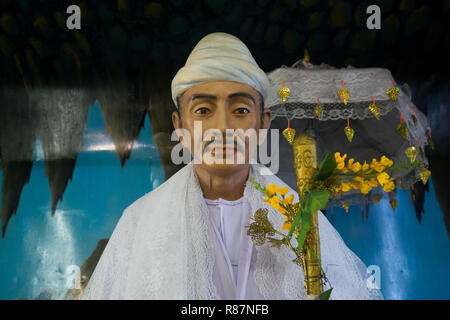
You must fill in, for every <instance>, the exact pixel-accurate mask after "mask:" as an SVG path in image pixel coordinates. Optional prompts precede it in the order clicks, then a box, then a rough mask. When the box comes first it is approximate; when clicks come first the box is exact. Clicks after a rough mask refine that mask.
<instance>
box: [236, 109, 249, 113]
mask: <svg viewBox="0 0 450 320" xmlns="http://www.w3.org/2000/svg"><path fill="white" fill-rule="evenodd" d="M233 112H234V113H238V114H247V113H250V110H248V109H247V108H237V109H235V110H234V111H233Z"/></svg>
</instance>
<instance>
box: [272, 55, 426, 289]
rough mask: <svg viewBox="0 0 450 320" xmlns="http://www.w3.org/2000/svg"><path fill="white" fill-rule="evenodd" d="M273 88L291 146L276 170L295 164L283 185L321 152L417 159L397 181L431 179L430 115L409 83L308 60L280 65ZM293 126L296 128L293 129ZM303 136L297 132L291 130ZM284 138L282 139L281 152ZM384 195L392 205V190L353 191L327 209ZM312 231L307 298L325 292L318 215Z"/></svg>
mask: <svg viewBox="0 0 450 320" xmlns="http://www.w3.org/2000/svg"><path fill="white" fill-rule="evenodd" d="M268 77H269V81H270V90H269V94H268V98H267V100H266V107H269V108H270V109H271V111H272V115H273V122H272V125H273V127H275V128H277V127H278V128H286V126H287V127H288V128H287V129H285V130H284V131H283V134H284V135H285V137H286V138H287V140H288V142H289V143H290V144H291V145H292V150H293V157H286V156H282V157H280V175H282V174H283V172H286V171H290V172H291V170H292V168H293V167H294V168H295V171H296V176H295V177H294V176H293V175H292V174H289V175H286V177H287V183H288V184H290V185H291V186H293V185H295V184H297V187H298V190H299V192H301V191H302V190H303V189H304V188H305V187H306V186H307V182H308V181H309V180H311V179H312V175H313V174H314V172H315V169H316V168H317V163H318V160H321V159H322V158H323V157H324V156H325V153H328V152H330V153H331V154H335V153H336V152H339V153H340V154H349V155H351V157H353V158H354V159H356V160H357V161H358V162H359V163H364V162H367V163H370V161H371V160H372V159H377V158H380V157H381V156H386V157H387V158H389V159H392V160H393V161H394V163H399V162H401V161H405V160H406V161H408V160H410V161H411V162H413V161H414V160H415V159H418V160H420V161H421V162H422V167H421V168H403V169H402V168H399V169H398V170H395V171H394V172H392V177H393V178H395V179H396V181H397V185H401V186H403V187H405V186H408V185H411V186H412V184H413V183H415V182H416V181H417V180H419V179H422V181H423V182H424V183H426V180H427V179H428V177H429V173H430V172H429V171H428V170H427V169H426V167H428V160H427V158H426V156H425V153H424V146H425V145H427V144H429V145H430V146H431V147H433V145H432V140H431V131H430V127H429V124H428V122H427V119H426V117H425V115H424V114H422V113H421V112H420V111H419V110H418V109H416V107H415V106H414V104H413V103H412V101H411V98H410V97H411V92H410V89H409V87H408V85H407V84H404V85H402V86H399V85H398V84H397V83H396V81H395V79H393V77H392V75H391V73H390V72H389V70H387V69H383V68H353V67H351V66H348V67H346V68H341V69H338V68H334V67H331V66H328V65H325V64H321V65H319V66H317V65H313V64H311V63H310V62H309V57H308V55H307V53H305V58H304V59H302V60H299V61H298V62H296V63H295V64H294V65H292V66H291V67H287V66H284V65H283V66H281V67H280V68H278V69H276V70H274V71H272V72H270V73H269V74H268ZM294 128H295V129H294ZM296 132H297V133H301V134H296ZM283 143H285V145H284V146H286V142H284V141H282V142H280V150H281V152H284V151H283V149H284V146H283ZM383 196H387V197H389V199H390V204H391V206H392V208H393V210H395V209H396V205H397V200H396V199H395V190H393V191H392V192H389V193H388V194H387V195H386V194H385V195H383V193H382V192H377V193H373V192H371V194H369V196H363V195H362V194H361V192H359V191H358V190H354V191H353V192H348V193H346V195H345V196H344V197H342V198H340V199H334V200H333V201H329V202H328V205H327V208H331V209H332V207H333V206H342V207H344V208H345V209H346V210H347V211H348V208H349V206H350V205H352V204H360V205H361V206H363V205H368V204H369V203H370V202H375V203H378V201H379V200H380V199H381V197H383ZM310 224H311V228H310V230H309V231H308V235H307V237H306V239H305V243H307V246H308V247H309V248H311V249H313V250H312V253H311V252H309V251H304V253H303V269H304V274H305V289H306V293H307V297H313V298H314V297H317V296H318V295H320V293H322V291H323V283H322V278H321V273H320V270H321V264H320V241H319V232H318V217H317V212H316V213H315V214H312V216H311V222H310Z"/></svg>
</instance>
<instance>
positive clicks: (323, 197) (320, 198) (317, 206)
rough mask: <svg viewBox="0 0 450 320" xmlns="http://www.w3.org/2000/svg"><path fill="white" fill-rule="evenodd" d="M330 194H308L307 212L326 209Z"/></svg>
mask: <svg viewBox="0 0 450 320" xmlns="http://www.w3.org/2000/svg"><path fill="white" fill-rule="evenodd" d="M329 196H330V194H329V193H328V191H326V190H320V191H312V192H310V194H309V197H310V204H309V210H310V211H311V212H316V211H317V210H323V209H325V208H326V207H327V204H328V198H329Z"/></svg>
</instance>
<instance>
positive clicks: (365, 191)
mask: <svg viewBox="0 0 450 320" xmlns="http://www.w3.org/2000/svg"><path fill="white" fill-rule="evenodd" d="M370 190H372V186H371V185H370V184H369V183H368V182H367V181H365V182H364V183H363V184H361V193H362V194H368V193H369V191H370Z"/></svg>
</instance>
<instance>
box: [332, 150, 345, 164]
mask: <svg viewBox="0 0 450 320" xmlns="http://www.w3.org/2000/svg"><path fill="white" fill-rule="evenodd" d="M334 158H335V159H336V162H337V163H341V162H344V161H345V158H347V155H346V154H344V155H343V156H342V157H341V153H340V152H336V153H335V154H334Z"/></svg>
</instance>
